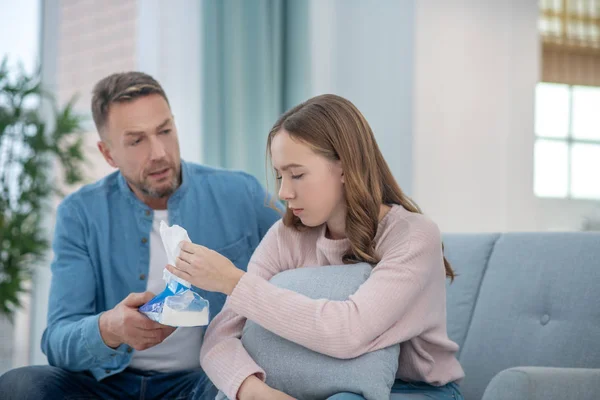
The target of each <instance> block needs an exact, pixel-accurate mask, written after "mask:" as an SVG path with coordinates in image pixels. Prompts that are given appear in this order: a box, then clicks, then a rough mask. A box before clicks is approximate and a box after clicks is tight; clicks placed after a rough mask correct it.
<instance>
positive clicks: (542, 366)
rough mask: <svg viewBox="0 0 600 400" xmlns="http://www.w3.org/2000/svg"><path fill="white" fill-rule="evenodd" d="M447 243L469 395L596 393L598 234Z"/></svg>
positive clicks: (588, 398) (451, 299) (453, 321)
mask: <svg viewBox="0 0 600 400" xmlns="http://www.w3.org/2000/svg"><path fill="white" fill-rule="evenodd" d="M443 241H444V246H445V254H446V257H447V258H448V260H449V261H450V263H451V264H452V266H453V268H454V269H455V271H456V273H457V274H458V276H457V278H456V280H455V281H454V283H451V284H450V283H449V284H448V287H447V321H448V334H449V336H450V338H451V339H452V340H454V341H455V342H456V343H458V344H459V346H460V352H459V353H458V358H459V360H460V362H461V364H462V366H463V368H464V370H465V374H466V376H465V379H464V380H463V381H462V382H461V384H460V387H461V391H462V392H463V394H464V397H465V399H466V400H480V399H483V400H504V399H511V400H514V399H523V400H525V399H527V400H529V399H531V400H538V399H539V400H541V399H545V400H548V399H550V400H553V399H557V400H558V399H583V400H592V399H600V232H599V233H592V232H568V233H556V232H547V233H507V234H492V233H490V234H446V235H444V237H443ZM391 398H392V399H400V398H401V397H399V396H394V395H392V397H391Z"/></svg>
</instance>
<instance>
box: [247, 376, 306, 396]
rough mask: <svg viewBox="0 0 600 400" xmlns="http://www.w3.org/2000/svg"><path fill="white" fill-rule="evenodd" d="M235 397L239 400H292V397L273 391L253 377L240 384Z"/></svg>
mask: <svg viewBox="0 0 600 400" xmlns="http://www.w3.org/2000/svg"><path fill="white" fill-rule="evenodd" d="M237 397H238V399H239V400H294V398H293V397H291V396H288V395H287V394H285V393H283V392H280V391H279V390H275V389H273V388H272V387H270V386H269V385H267V384H266V383H264V382H263V381H262V380H260V379H259V378H258V377H257V376H255V375H251V376H249V377H248V378H246V379H245V380H244V382H242V385H241V386H240V389H239V390H238V395H237Z"/></svg>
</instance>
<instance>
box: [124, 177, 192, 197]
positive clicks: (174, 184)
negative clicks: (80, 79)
mask: <svg viewBox="0 0 600 400" xmlns="http://www.w3.org/2000/svg"><path fill="white" fill-rule="evenodd" d="M132 183H133V184H134V185H135V187H136V188H137V189H138V190H139V191H141V192H142V193H143V194H144V195H146V196H148V197H151V198H154V199H162V198H165V197H168V196H170V195H172V194H173V193H175V191H176V190H177V188H178V187H179V185H180V184H181V178H180V176H179V173H177V172H176V173H175V175H174V176H173V177H172V178H171V181H170V182H169V183H170V184H169V185H168V186H161V188H160V189H155V188H153V187H152V185H151V184H150V183H149V182H148V181H147V179H144V180H143V181H142V182H136V181H132Z"/></svg>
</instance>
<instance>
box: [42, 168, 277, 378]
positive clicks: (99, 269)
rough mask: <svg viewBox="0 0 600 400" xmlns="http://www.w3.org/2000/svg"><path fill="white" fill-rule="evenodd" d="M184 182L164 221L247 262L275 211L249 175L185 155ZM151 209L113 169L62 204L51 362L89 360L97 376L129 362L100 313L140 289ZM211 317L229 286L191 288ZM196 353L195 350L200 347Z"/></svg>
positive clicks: (47, 334) (72, 366) (48, 344)
mask: <svg viewBox="0 0 600 400" xmlns="http://www.w3.org/2000/svg"><path fill="white" fill-rule="evenodd" d="M181 169H182V184H181V186H180V187H179V188H178V189H177V191H176V192H175V193H173V194H172V195H171V197H170V198H169V201H168V206H167V207H168V211H169V224H170V225H173V224H177V225H180V226H182V227H183V228H185V229H186V230H187V232H188V234H189V237H190V239H191V240H192V242H194V243H197V244H201V245H203V246H206V247H208V248H211V249H214V250H216V251H218V252H219V253H221V254H223V255H224V256H226V257H227V258H229V259H230V260H231V261H232V262H233V263H234V264H235V265H236V266H237V267H238V268H240V269H242V270H246V268H247V264H248V261H249V260H250V256H251V255H252V253H253V251H254V249H255V248H256V246H257V245H258V243H259V242H260V240H261V239H262V237H263V236H264V235H265V233H266V232H267V230H268V229H269V228H270V227H271V225H272V224H273V223H274V222H275V221H277V220H278V219H279V218H280V214H279V213H277V212H276V211H275V210H273V209H272V208H270V207H269V206H268V200H267V199H266V196H267V194H266V192H265V190H264V189H263V187H262V185H261V184H260V183H259V182H258V181H257V180H256V179H255V178H254V177H252V176H251V175H248V174H246V173H243V172H237V171H227V170H221V169H215V168H209V167H206V166H200V165H196V164H191V163H186V162H184V161H182V166H181ZM152 220H153V210H152V209H150V208H149V207H148V206H146V205H145V204H144V203H143V202H142V201H140V200H139V199H138V198H137V197H136V196H135V195H134V194H133V192H132V191H131V189H130V188H129V186H128V185H127V183H126V182H125V179H124V177H123V175H121V174H120V173H119V172H118V171H117V172H114V173H112V174H111V175H108V176H107V177H105V178H103V179H102V180H100V181H98V182H96V183H94V184H90V185H87V186H84V187H83V188H81V189H80V190H78V191H77V192H75V193H73V194H71V195H69V196H68V197H67V198H65V199H64V200H63V201H62V203H61V204H60V205H59V207H58V211H57V219H56V227H55V232H54V240H53V243H52V248H53V251H54V259H53V261H52V265H51V269H52V282H51V286H50V300H49V304H48V325H47V328H46V330H45V331H44V334H43V337H42V351H43V352H44V354H46V356H47V357H48V362H49V363H50V365H54V366H58V367H62V368H65V369H68V370H71V371H83V370H90V371H91V372H92V374H93V375H94V376H95V377H96V379H98V380H100V379H103V378H105V377H107V376H109V375H113V374H115V373H118V372H120V371H122V370H123V369H125V368H126V367H127V365H128V364H129V362H130V360H131V355H132V353H133V351H134V350H133V349H132V348H131V347H129V346H127V345H125V344H122V345H121V346H119V347H118V348H116V349H112V348H110V347H108V346H106V344H105V343H104V342H103V340H102V337H101V336H100V329H99V326H98V319H99V317H100V315H101V313H102V312H104V311H106V310H109V309H111V308H113V307H114V306H115V305H117V303H119V302H121V301H122V300H123V299H124V298H125V297H126V296H127V295H129V294H130V293H132V292H144V291H145V290H146V284H147V278H148V270H149V265H150V248H149V246H150V242H149V237H150V231H151V229H152ZM195 289H196V290H197V291H198V293H199V294H200V295H201V296H202V297H204V298H206V299H207V300H208V301H209V302H210V318H211V320H212V318H213V317H214V316H215V315H216V314H218V313H219V311H220V310H221V308H222V307H223V304H224V302H225V299H226V296H225V295H224V294H222V293H214V292H206V291H204V290H200V289H198V288H195ZM199 356H200V355H198V357H199Z"/></svg>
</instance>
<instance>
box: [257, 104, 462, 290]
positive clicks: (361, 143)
mask: <svg viewBox="0 0 600 400" xmlns="http://www.w3.org/2000/svg"><path fill="white" fill-rule="evenodd" d="M281 130H285V131H286V132H287V133H288V134H289V135H290V136H291V137H292V138H294V139H296V140H300V141H302V142H303V143H306V144H307V145H309V146H310V147H311V148H312V149H313V150H314V151H315V152H316V153H317V154H320V155H322V156H324V157H326V158H328V159H330V160H332V161H338V160H339V161H340V162H341V166H342V170H343V171H344V178H345V183H344V192H345V198H346V205H347V215H346V235H347V237H348V240H349V241H350V249H349V250H348V252H346V254H344V256H343V261H344V263H355V262H367V263H370V264H376V263H378V262H379V261H380V259H379V257H378V256H377V255H376V254H375V240H374V239H375V235H376V233H377V227H378V225H379V213H380V206H381V205H382V204H386V205H392V204H399V205H401V206H402V207H404V208H405V209H406V210H408V211H410V212H413V213H421V210H420V209H419V207H418V206H417V204H415V202H414V201H412V200H411V199H410V198H408V196H406V195H405V194H404V192H403V191H402V190H401V189H400V186H399V185H398V183H397V182H396V180H395V179H394V176H393V175H392V172H391V171H390V168H389V166H388V165H387V163H386V161H385V159H384V158H383V155H382V154H381V151H380V150H379V146H378V145H377V142H376V141H375V136H374V135H373V131H372V130H371V127H370V126H369V124H368V123H367V121H366V119H365V118H364V117H363V115H362V114H361V113H360V111H359V110H358V109H357V108H356V107H355V106H354V104H352V103H351V102H350V101H348V100H346V99H344V98H342V97H340V96H336V95H332V94H325V95H321V96H317V97H313V98H311V99H309V100H308V101H306V102H304V103H302V104H299V105H297V106H296V107H294V108H292V109H290V110H288V111H287V112H286V113H284V114H283V115H282V116H281V117H280V118H279V120H278V121H277V122H276V123H275V125H274V126H273V128H272V129H271V131H270V132H269V138H268V140H267V154H269V156H270V154H271V142H272V141H273V138H274V137H275V135H277V133H278V132H280V131H281ZM283 223H284V224H285V225H286V226H291V227H294V228H296V229H298V230H302V229H305V228H306V227H305V226H304V224H302V221H300V218H298V217H296V216H295V215H294V214H293V213H292V212H291V211H290V210H289V209H287V210H286V212H285V214H284V216H283ZM442 250H443V245H442ZM444 267H445V270H446V276H447V277H449V278H450V279H451V280H454V276H455V275H454V271H453V270H452V267H451V266H450V263H449V262H448V260H446V257H444Z"/></svg>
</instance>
